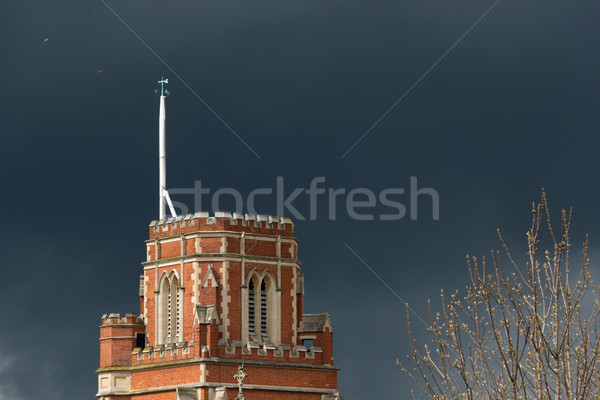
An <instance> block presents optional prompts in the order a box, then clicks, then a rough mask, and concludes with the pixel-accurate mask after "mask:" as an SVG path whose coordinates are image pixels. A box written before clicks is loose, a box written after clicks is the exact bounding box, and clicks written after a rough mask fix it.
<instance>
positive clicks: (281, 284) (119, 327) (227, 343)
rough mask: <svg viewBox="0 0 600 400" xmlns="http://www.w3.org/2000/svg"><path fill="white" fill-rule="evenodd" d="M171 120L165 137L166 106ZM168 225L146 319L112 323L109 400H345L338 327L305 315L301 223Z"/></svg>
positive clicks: (148, 286) (148, 291) (103, 336)
mask: <svg viewBox="0 0 600 400" xmlns="http://www.w3.org/2000/svg"><path fill="white" fill-rule="evenodd" d="M161 118H163V125H162V129H161V130H162V133H163V134H164V96H161ZM163 143H164V142H163ZM162 183H163V182H162V179H161V187H162ZM161 205H164V202H163V201H162V192H161ZM161 217H163V218H162V219H160V220H157V221H152V223H151V224H150V227H149V239H148V240H147V241H146V261H145V262H143V263H142V266H143V275H141V276H140V286H139V297H140V314H139V315H138V314H125V315H124V316H121V315H119V314H108V315H103V316H102V322H101V326H100V368H99V369H98V370H97V371H96V372H97V374H98V394H97V397H98V398H99V400H150V399H151V400H163V399H164V400H184V399H185V400H191V399H194V400H222V399H232V400H233V399H236V398H245V399H247V400H325V399H327V400H329V399H331V400H333V399H340V396H339V393H338V391H337V372H338V370H339V368H337V367H336V366H335V365H334V364H333V354H332V334H333V330H332V326H331V319H330V317H329V314H305V313H304V277H303V274H302V272H301V270H300V267H301V263H300V261H299V260H298V242H297V240H296V239H295V237H294V225H293V224H292V222H291V221H290V220H289V219H288V218H279V217H270V216H269V217H267V216H262V215H256V216H254V215H248V214H246V215H242V214H239V213H233V214H231V213H226V212H217V213H215V215H213V216H209V215H208V213H206V212H198V213H195V214H193V215H192V214H188V215H185V216H179V217H171V218H164V210H161ZM240 365H243V372H245V373H246V374H247V376H246V378H245V379H244V381H243V394H242V395H239V394H238V389H239V388H238V382H237V381H236V380H235V379H234V374H235V373H236V371H237V370H238V368H239V367H240ZM244 396H245V397H244Z"/></svg>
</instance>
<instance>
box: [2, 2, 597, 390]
mask: <svg viewBox="0 0 600 400" xmlns="http://www.w3.org/2000/svg"><path fill="white" fill-rule="evenodd" d="M109 4H110V5H111V6H112V7H113V8H114V9H115V11H117V12H118V13H119V14H120V15H121V16H122V18H123V19H125V20H126V21H127V22H128V23H129V24H130V25H131V26H132V27H133V28H134V29H135V30H136V31H137V32H138V33H139V34H140V35H141V36H142V37H143V38H144V39H145V40H146V41H147V42H148V43H149V44H150V45H151V46H152V47H153V48H154V49H155V51H156V52H157V53H159V54H160V55H161V57H162V58H163V59H164V60H165V61H166V62H167V63H169V65H171V66H172V67H173V68H174V69H175V70H176V71H177V72H178V74H180V75H181V76H182V77H183V78H184V79H185V80H186V82H188V84H189V85H190V86H191V87H193V88H194V89H195V90H196V91H197V92H198V93H199V94H200V95H201V96H202V97H203V98H204V99H205V100H206V101H207V102H208V103H209V104H210V105H211V106H212V107H213V108H214V109H215V110H216V111H217V112H218V113H219V114H220V115H221V116H222V118H224V119H225V120H226V121H227V122H228V123H229V124H230V125H231V126H232V127H233V128H234V129H235V130H236V131H237V132H238V133H239V134H240V135H241V136H242V137H243V138H244V139H245V140H246V141H247V142H248V143H249V144H250V145H251V146H252V147H253V148H254V149H255V151H256V152H257V153H258V154H260V155H261V159H260V160H259V159H256V158H255V157H254V156H253V155H252V153H251V152H249V151H248V150H247V149H246V148H245V147H244V146H243V145H242V144H241V143H240V142H239V141H238V140H237V139H236V138H235V137H234V136H233V135H232V134H231V133H230V132H229V131H228V130H227V129H226V128H225V127H224V126H223V125H222V124H221V123H220V122H219V121H218V120H217V119H216V118H215V117H214V116H213V115H212V114H211V113H210V112H209V111H208V110H207V109H206V108H205V107H204V106H203V105H202V104H201V103H200V102H199V101H198V99H196V98H195V97H194V96H193V95H192V94H191V93H190V92H189V91H188V90H187V89H186V88H185V87H184V85H183V84H181V83H180V82H178V81H177V80H176V79H175V78H174V76H172V74H169V73H168V70H167V69H166V68H165V67H164V66H163V65H162V64H161V63H160V61H158V60H157V59H156V58H155V57H154V56H153V55H152V54H151V53H150V52H149V51H148V50H147V49H146V48H145V47H144V46H143V45H142V44H141V43H140V42H139V41H138V40H137V39H136V38H135V37H134V36H133V35H132V34H131V33H130V32H129V31H128V30H127V29H126V28H125V27H124V26H123V25H122V24H121V23H120V22H119V21H118V20H117V19H116V18H115V17H114V16H113V15H112V14H111V13H110V12H109V11H108V10H107V8H106V7H105V6H104V5H103V4H102V3H101V2H100V1H95V0H90V1H61V2H46V1H39V0H29V1H13V0H9V1H8V2H4V3H3V4H2V12H1V13H0V21H1V23H0V33H1V35H0V37H1V39H0V41H1V42H2V48H3V54H2V63H0V81H1V83H2V86H1V87H2V95H1V96H0V118H1V121H2V131H1V132H2V144H1V145H0V171H1V182H2V196H0V207H1V209H2V210H4V215H3V216H2V223H1V224H0V226H1V229H0V239H1V242H0V243H2V244H1V247H0V248H1V249H2V255H3V257H2V264H1V265H2V279H0V293H1V296H2V297H1V298H2V301H0V314H1V315H2V318H1V319H0V332H1V334H0V398H2V399H4V398H7V399H23V400H27V399H35V398H48V399H53V398H61V399H81V398H92V397H93V396H94V394H95V390H96V378H95V375H94V372H93V371H94V369H95V368H96V366H97V364H98V341H97V336H98V330H97V326H98V319H99V317H100V315H102V314H103V313H106V312H128V311H136V310H137V298H136V294H137V286H136V285H137V276H138V274H139V271H140V265H139V263H140V261H141V260H142V259H143V257H144V244H143V241H144V239H145V238H146V235H147V229H146V226H147V223H148V222H149V221H150V220H151V219H153V218H155V217H156V214H157V210H156V203H157V201H156V197H155V195H156V193H155V192H156V180H157V177H156V175H157V163H156V154H157V140H156V133H157V128H156V120H157V107H158V99H157V97H156V96H155V95H154V94H153V89H154V88H155V86H156V85H155V84H154V82H155V81H156V80H158V78H160V76H161V75H165V76H167V77H169V78H170V80H171V82H172V84H171V85H170V89H171V90H172V92H173V95H172V96H171V98H169V99H168V133H169V142H168V156H169V158H168V163H169V165H168V168H169V172H168V173H169V186H170V187H191V186H192V185H193V182H194V180H197V179H201V180H202V182H203V184H205V185H206V186H208V187H211V188H213V189H217V188H220V187H233V188H236V189H237V190H239V191H240V192H242V193H248V192H249V191H250V190H252V189H254V188H257V187H273V185H274V184H275V179H276V177H277V176H283V177H285V179H286V184H289V185H290V187H307V186H308V185H309V183H310V181H311V180H312V179H313V178H314V177H316V176H325V177H326V178H327V186H328V187H345V188H350V189H351V188H355V187H368V188H371V189H373V190H374V191H376V192H378V191H380V190H381V189H383V188H387V187H408V184H409V177H410V176H417V177H418V178H419V183H420V185H422V186H428V187H432V188H435V189H436V190H437V191H438V192H439V194H440V206H441V209H440V220H439V221H433V220H432V218H431V214H430V212H428V208H427V203H426V202H425V203H424V206H423V212H422V213H420V214H419V219H418V220H417V221H410V220H409V219H408V218H406V219H403V220H400V221H394V222H383V221H370V222H369V221H362V222H361V221H353V220H351V219H350V218H347V217H345V216H343V215H340V218H339V219H338V220H336V221H329V220H327V219H326V218H319V219H317V220H316V221H297V223H296V231H297V235H298V238H299V240H300V243H301V247H300V256H301V259H302V261H303V263H304V270H305V273H306V277H307V279H306V288H307V298H306V309H307V310H308V311H311V312H322V311H328V312H331V313H332V315H333V321H334V327H335V355H336V363H337V364H338V365H339V366H341V367H342V368H343V370H342V372H341V374H340V388H341V390H342V392H343V393H344V394H345V396H346V398H347V399H366V398H377V397H388V398H391V397H394V398H407V397H408V396H409V393H410V388H411V387H412V386H411V383H410V382H409V380H408V379H407V378H406V377H404V376H403V374H402V373H401V372H400V370H399V369H398V368H397V367H396V365H395V359H396V357H400V358H401V357H402V356H403V355H404V354H406V352H407V346H406V342H407V335H406V323H405V318H404V311H403V310H404V308H403V305H402V303H401V302H400V301H398V299H396V298H395V297H394V295H393V294H391V293H390V292H389V291H387V289H386V288H385V287H384V286H383V285H382V284H381V283H380V282H379V281H378V280H377V279H376V278H375V277H374V276H373V275H372V274H371V273H370V272H369V271H368V270H367V269H366V268H365V267H364V266H363V265H362V264H361V263H360V261H359V260H357V259H356V257H355V256H354V255H353V254H352V253H350V252H349V251H348V249H347V248H346V247H345V246H344V243H348V244H349V245H350V246H351V247H352V248H353V249H354V250H355V251H356V252H357V253H358V254H360V256H361V257H362V258H363V259H364V260H365V261H366V262H367V263H369V265H370V266H371V267H372V268H373V269H374V270H376V271H377V272H378V273H379V274H380V275H381V276H382V278H383V279H385V280H386V282H388V284H389V285H390V286H391V287H393V288H394V290H396V291H397V292H398V293H399V294H400V295H401V296H402V297H403V298H404V299H406V300H407V301H409V302H410V303H411V305H413V307H414V308H415V309H416V310H417V311H418V312H422V311H423V310H424V306H425V303H426V299H427V298H429V297H431V298H437V296H438V293H439V289H440V288H441V287H445V288H448V289H453V288H461V287H463V286H464V281H465V277H466V275H465V266H464V256H465V254H466V253H472V254H486V253H487V252H488V251H489V249H491V248H496V247H498V242H497V239H496V236H495V229H496V227H501V228H503V229H504V231H505V232H506V236H507V237H508V240H509V242H511V243H516V244H517V246H521V245H522V243H523V242H522V241H523V240H524V232H525V230H526V228H527V225H528V218H529V217H528V213H529V204H530V203H531V202H532V201H534V200H537V199H538V197H539V191H540V188H541V187H542V186H544V187H546V189H547V191H548V193H549V195H550V199H551V206H552V207H553V209H554V210H555V211H558V209H559V207H567V206H569V205H573V206H575V227H576V229H577V232H576V234H577V235H578V236H577V238H576V239H577V240H576V241H581V240H582V239H583V233H584V232H589V233H590V234H591V237H592V245H593V249H594V250H595V249H596V248H597V247H595V246H594V245H595V238H597V237H600V231H599V229H598V226H599V222H600V221H599V219H600V214H599V213H598V212H597V198H598V191H599V185H598V183H597V176H598V172H599V164H598V157H597V151H598V150H597V149H598V144H599V141H598V138H597V127H598V126H599V122H600V117H599V115H600V114H599V113H598V112H597V108H598V106H599V103H598V100H597V98H598V96H597V93H598V89H599V86H600V80H599V79H598V71H600V58H599V56H598V52H597V51H596V49H597V47H598V38H599V37H600V27H599V26H598V24H597V20H598V16H599V15H598V14H599V11H600V5H598V3H597V2H593V1H583V2H572V1H571V2H569V1H554V0H550V1H549V0H544V1H529V2H522V1H514V0H503V1H501V2H500V3H499V4H498V6H497V7H496V8H495V9H494V10H493V11H492V12H491V13H490V14H489V15H488V16H487V17H486V19H485V20H483V21H482V22H481V23H480V25H478V26H477V27H476V28H475V29H474V30H473V31H472V32H471V33H470V34H469V35H468V36H467V37H466V38H465V39H464V40H463V41H462V42H461V43H460V44H459V45H458V46H457V47H456V48H455V49H454V50H453V51H452V52H451V53H450V54H449V55H448V57H446V58H445V59H444V60H443V62H442V63H440V64H439V65H438V66H437V67H436V68H435V69H434V70H433V71H432V72H431V74H429V75H428V76H427V78H426V79H424V80H423V81H422V82H421V83H420V84H419V85H418V86H417V87H416V88H415V90H414V91H413V92H412V93H411V94H410V95H409V96H407V97H406V98H405V99H404V100H403V101H402V102H401V103H400V104H399V105H398V107H397V108H395V109H394V110H393V112H391V113H390V114H389V115H388V116H387V117H386V118H385V119H384V120H383V121H382V122H381V123H380V124H379V125H378V126H377V127H376V128H375V129H374V130H373V131H372V132H371V133H370V134H369V135H368V136H367V137H366V138H365V139H364V140H363V141H362V142H361V143H360V145H359V146H357V147H356V148H355V149H354V150H353V151H352V152H351V153H350V154H349V155H348V156H347V157H346V158H344V159H343V160H341V159H340V156H341V155H342V154H343V153H344V152H345V151H346V150H347V149H348V147H350V145H351V144H352V143H353V142H354V141H355V140H356V139H358V138H359V137H360V135H361V134H362V133H363V132H364V131H365V130H366V129H368V128H369V126H371V124H372V123H373V122H374V121H375V120H376V119H377V118H378V117H379V116H380V115H381V114H382V113H383V112H384V111H385V110H386V109H387V108H388V107H389V106H390V105H391V104H392V103H393V102H394V101H395V100H396V99H397V98H398V97H400V96H401V95H402V93H403V92H404V91H405V90H406V89H408V88H409V87H410V85H412V84H413V82H414V81H415V80H416V79H417V78H418V77H419V76H420V75H421V74H422V73H423V72H424V71H425V70H427V68H429V66H431V65H432V64H433V62H435V60H436V59H437V58H438V57H439V56H440V55H441V54H442V53H443V52H444V51H445V50H446V49H447V48H448V47H449V46H451V45H452V43H453V42H454V41H455V40H456V39H457V38H458V37H460V35H462V34H463V33H464V32H465V31H466V30H467V29H468V28H469V27H470V26H471V24H472V23H473V22H474V21H475V20H477V18H479V17H480V16H481V15H482V14H483V13H484V12H485V10H487V9H488V8H489V7H490V6H491V5H492V4H493V3H492V2H490V1H381V2H377V4H373V3H372V2H360V1H345V2H340V1H336V2H331V1H301V2H300V1H298V2H289V1H288V2H275V1H272V2H266V1H263V2H239V3H232V2H206V1H201V0H195V1H191V0H189V1H174V2H160V1H155V0H145V1H111V2H109ZM46 37H50V39H49V40H48V42H47V43H42V40H43V39H44V38H46ZM99 69H103V72H101V73H99V74H96V71H97V70H99ZM258 206H259V209H261V210H262V212H264V213H265V214H274V213H275V204H274V203H272V202H271V203H270V202H269V201H268V200H265V201H263V202H262V203H259V204H258ZM298 208H299V209H301V210H302V211H304V212H306V211H307V206H306V204H298ZM326 211H327V209H326V207H325V206H321V208H319V210H318V212H319V214H320V215H325V213H326ZM385 211H388V210H387V209H386V210H383V211H382V210H378V213H381V212H385ZM520 241H521V242H520ZM518 248H520V249H522V246H521V247H518ZM364 327H370V328H371V329H368V330H365V329H364Z"/></svg>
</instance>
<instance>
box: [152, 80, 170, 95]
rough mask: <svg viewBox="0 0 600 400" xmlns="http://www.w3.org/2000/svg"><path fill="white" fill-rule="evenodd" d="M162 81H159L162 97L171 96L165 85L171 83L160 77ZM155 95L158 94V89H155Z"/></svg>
mask: <svg viewBox="0 0 600 400" xmlns="http://www.w3.org/2000/svg"><path fill="white" fill-rule="evenodd" d="M160 78H161V79H160V81H158V83H160V95H161V96H168V95H170V94H171V92H169V91H168V90H167V89H165V84H166V83H169V80H168V79H165V78H164V77H163V76H161V77H160ZM154 93H158V89H154Z"/></svg>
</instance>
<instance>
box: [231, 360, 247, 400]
mask: <svg viewBox="0 0 600 400" xmlns="http://www.w3.org/2000/svg"><path fill="white" fill-rule="evenodd" d="M247 376H248V374H247V373H245V372H244V364H242V365H240V366H239V367H238V370H237V372H236V373H235V374H234V375H233V379H235V380H236V381H238V387H239V393H238V396H237V397H236V398H235V400H246V398H245V397H244V393H243V391H242V386H243V385H244V379H246V377H247Z"/></svg>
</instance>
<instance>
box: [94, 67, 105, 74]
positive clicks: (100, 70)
mask: <svg viewBox="0 0 600 400" xmlns="http://www.w3.org/2000/svg"><path fill="white" fill-rule="evenodd" d="M103 71H104V68H100V69H99V70H98V71H96V73H97V74H99V73H101V72H103Z"/></svg>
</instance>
